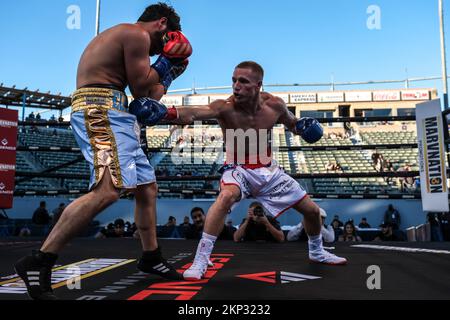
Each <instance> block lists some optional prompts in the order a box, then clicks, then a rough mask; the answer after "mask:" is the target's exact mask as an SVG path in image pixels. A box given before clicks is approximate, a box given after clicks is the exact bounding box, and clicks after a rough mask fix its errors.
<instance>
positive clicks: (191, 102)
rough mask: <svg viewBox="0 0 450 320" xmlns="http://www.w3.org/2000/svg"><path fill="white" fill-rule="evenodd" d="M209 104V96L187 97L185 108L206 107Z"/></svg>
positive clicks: (185, 98)
mask: <svg viewBox="0 0 450 320" xmlns="http://www.w3.org/2000/svg"><path fill="white" fill-rule="evenodd" d="M208 104H209V96H185V97H184V105H185V106H206V105H208Z"/></svg>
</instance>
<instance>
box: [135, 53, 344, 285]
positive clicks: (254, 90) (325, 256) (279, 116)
mask: <svg viewBox="0 0 450 320" xmlns="http://www.w3.org/2000/svg"><path fill="white" fill-rule="evenodd" d="M263 76H264V71H263V69H262V68H261V66H260V65H258V64H257V63H255V62H252V61H246V62H242V63H240V64H239V65H238V66H237V67H236V68H235V70H234V73H233V78H232V80H233V95H232V96H231V97H230V98H229V99H227V100H216V101H214V102H213V103H211V104H210V105H209V106H207V107H180V108H177V109H174V108H171V109H167V108H166V107H165V106H164V105H163V104H161V103H159V102H157V101H153V100H152V99H147V98H144V99H139V100H136V101H134V102H133V103H132V104H131V105H130V110H135V112H136V113H137V114H141V121H143V122H147V121H149V124H155V123H157V122H158V121H159V119H162V118H164V117H165V115H166V114H167V113H177V119H176V120H175V121H173V123H177V124H190V123H193V122H194V121H196V120H206V119H213V118H215V119H217V120H218V123H219V125H220V126H221V128H222V131H223V137H224V139H225V143H226V149H227V151H226V158H227V159H226V165H225V166H224V167H223V168H222V173H223V174H222V179H221V185H220V189H221V191H220V193H219V195H218V197H217V199H216V201H215V203H214V204H213V205H212V206H211V207H210V209H209V211H208V214H207V215H206V221H205V227H204V230H203V231H204V232H203V237H202V239H201V240H200V243H199V245H198V248H197V253H196V256H195V259H194V262H193V264H192V266H191V267H190V268H189V269H188V270H186V271H185V272H184V274H183V275H184V278H185V279H189V280H198V279H201V278H202V276H203V275H204V274H205V272H206V269H207V267H208V261H209V256H210V254H211V252H212V249H213V246H214V242H215V241H216V239H217V235H218V234H219V233H220V231H221V229H222V227H223V225H224V222H225V218H226V216H227V214H228V213H229V212H231V210H233V208H234V207H235V206H236V205H237V203H238V202H239V201H240V200H242V199H244V198H249V197H252V198H256V199H257V200H258V201H260V202H262V203H263V205H264V207H265V208H266V209H267V211H268V212H269V213H270V214H271V215H272V216H273V217H275V218H276V217H278V216H279V215H280V214H282V213H283V212H285V211H286V210H288V209H289V208H294V209H295V210H297V211H298V212H300V213H302V214H303V216H304V220H303V221H304V227H305V230H306V233H307V234H308V238H309V241H308V247H309V259H310V260H311V261H313V262H318V263H324V264H331V265H339V264H346V262H347V260H346V259H345V258H341V257H338V256H336V255H334V254H331V253H329V252H327V251H325V250H324V249H323V247H322V236H321V233H320V231H321V221H320V210H319V207H318V206H317V205H316V204H315V203H314V202H313V201H312V200H311V199H310V198H309V197H308V195H307V194H306V192H305V191H304V190H303V189H302V188H301V186H300V185H299V184H298V183H297V182H296V181H295V180H294V179H292V178H291V177H290V176H288V175H287V174H285V173H284V172H283V170H282V169H281V168H279V167H278V165H277V164H276V163H275V162H274V161H273V160H272V157H271V150H270V146H269V150H267V149H265V150H264V148H266V147H264V146H265V144H264V143H262V142H263V141H261V139H267V134H265V132H270V131H271V130H272V128H273V126H274V125H275V124H276V123H282V124H284V125H285V126H286V127H287V128H288V129H289V130H290V131H292V132H293V133H295V134H298V135H301V137H302V138H303V139H304V140H305V141H306V142H308V143H314V142H317V141H318V140H319V139H320V138H321V137H322V135H323V129H322V127H321V126H320V124H319V123H318V121H317V120H315V119H312V118H302V119H297V118H296V117H295V116H294V115H293V114H292V113H290V112H289V111H288V109H287V107H286V105H285V103H284V101H283V100H282V99H281V98H278V97H275V96H273V95H271V94H269V93H265V92H260V90H261V86H262V81H263ZM144 111H145V112H144ZM139 118H140V116H139V115H138V119H139ZM230 130H231V132H234V135H232V136H231V135H230ZM252 130H253V131H256V134H255V135H254V136H256V137H257V140H256V141H253V142H252V141H251V140H252V139H251V138H250V139H246V140H245V141H246V142H245V148H244V151H245V152H244V153H243V154H242V153H240V152H239V148H240V147H242V141H244V140H242V137H239V135H241V136H242V135H244V136H245V135H246V134H248V133H250V134H248V136H251V131H252ZM258 133H259V134H258ZM260 133H262V134H260ZM229 136H231V137H232V139H228V137H229ZM239 138H241V139H240V140H241V143H240V144H236V141H237V140H238V139H239ZM261 146H263V147H262V148H261ZM235 147H236V148H235ZM258 148H259V150H258ZM230 150H232V151H230ZM235 150H237V151H238V152H236V151H235ZM255 150H257V151H255Z"/></svg>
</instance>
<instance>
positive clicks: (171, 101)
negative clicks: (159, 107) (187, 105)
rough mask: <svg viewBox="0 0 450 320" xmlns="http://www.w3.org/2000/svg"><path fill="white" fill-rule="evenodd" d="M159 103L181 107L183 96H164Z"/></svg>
mask: <svg viewBox="0 0 450 320" xmlns="http://www.w3.org/2000/svg"><path fill="white" fill-rule="evenodd" d="M161 102H162V103H164V104H165V105H166V106H181V105H183V96H164V97H162V98H161Z"/></svg>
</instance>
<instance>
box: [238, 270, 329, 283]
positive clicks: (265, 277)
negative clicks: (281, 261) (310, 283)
mask: <svg viewBox="0 0 450 320" xmlns="http://www.w3.org/2000/svg"><path fill="white" fill-rule="evenodd" d="M236 277H238V278H243V279H249V280H255V281H261V282H267V283H272V284H277V283H281V284H286V283H291V282H298V281H306V280H316V279H320V278H321V277H316V276H312V275H308V274H301V273H292V272H286V271H280V272H277V271H268V272H259V273H249V274H241V275H237V276H236Z"/></svg>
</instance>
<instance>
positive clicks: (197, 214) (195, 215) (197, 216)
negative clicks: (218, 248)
mask: <svg viewBox="0 0 450 320" xmlns="http://www.w3.org/2000/svg"><path fill="white" fill-rule="evenodd" d="M191 219H192V221H193V222H194V223H193V224H191V225H190V228H189V230H186V232H185V234H184V236H185V238H186V239H196V240H200V239H201V238H202V233H203V227H204V225H205V219H206V216H205V212H204V211H203V209H202V208H200V207H195V208H192V210H191ZM217 239H219V240H232V238H231V239H230V238H229V234H228V231H227V230H226V228H225V226H224V228H223V229H222V232H221V233H220V235H219V236H218V237H217Z"/></svg>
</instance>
